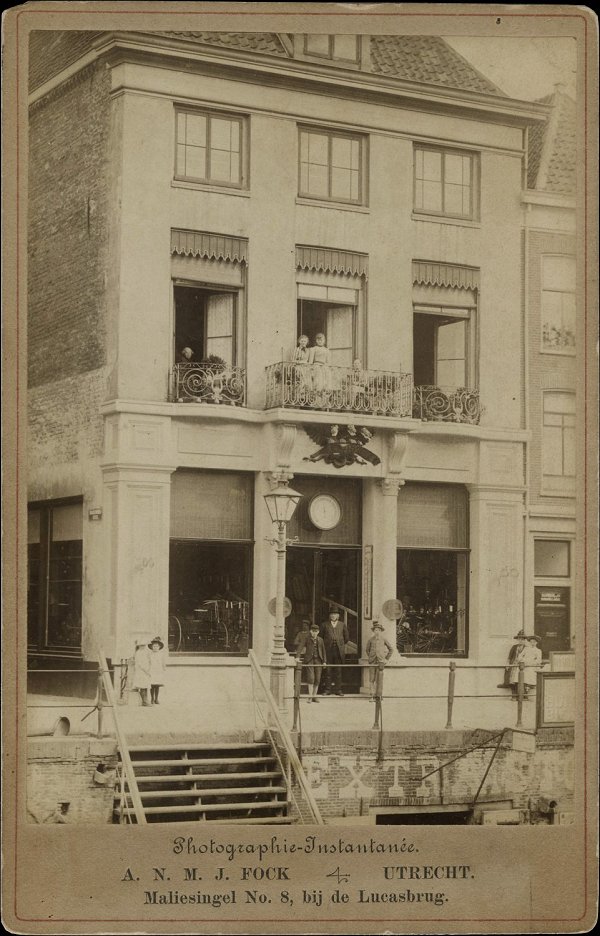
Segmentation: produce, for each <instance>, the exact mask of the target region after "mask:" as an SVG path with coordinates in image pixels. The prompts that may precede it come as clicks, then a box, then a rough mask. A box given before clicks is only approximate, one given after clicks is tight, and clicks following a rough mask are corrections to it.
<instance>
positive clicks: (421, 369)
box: [413, 305, 475, 389]
mask: <svg viewBox="0 0 600 936" xmlns="http://www.w3.org/2000/svg"><path fill="white" fill-rule="evenodd" d="M474 332H475V310H474V309H470V308H459V307H454V306H426V305H422V306H415V310H414V319H413V375H414V381H415V386H417V387H419V386H435V387H448V388H452V389H454V388H458V387H471V388H472V387H474V386H475V360H474V348H475V335H474Z"/></svg>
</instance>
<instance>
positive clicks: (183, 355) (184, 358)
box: [177, 348, 194, 364]
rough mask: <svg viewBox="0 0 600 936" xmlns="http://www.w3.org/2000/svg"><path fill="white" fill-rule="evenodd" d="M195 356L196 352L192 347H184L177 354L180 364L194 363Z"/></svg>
mask: <svg viewBox="0 0 600 936" xmlns="http://www.w3.org/2000/svg"><path fill="white" fill-rule="evenodd" d="M193 357H194V352H193V351H192V349H191V348H182V349H181V351H180V352H179V354H178V356H177V363H178V364H192V358H193Z"/></svg>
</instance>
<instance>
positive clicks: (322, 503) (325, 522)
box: [308, 494, 342, 530]
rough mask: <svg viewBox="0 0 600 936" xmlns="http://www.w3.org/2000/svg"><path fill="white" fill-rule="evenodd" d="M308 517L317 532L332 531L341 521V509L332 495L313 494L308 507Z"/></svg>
mask: <svg viewBox="0 0 600 936" xmlns="http://www.w3.org/2000/svg"><path fill="white" fill-rule="evenodd" d="M308 516H309V517H310V520H311V523H313V524H314V526H316V527H317V528H318V529H319V530H333V528H334V527H336V526H337V525H338V523H339V522H340V520H341V519H342V508H341V506H340V503H339V501H338V500H337V498H335V497H334V496H333V495H332V494H315V496H314V497H313V498H312V499H311V501H310V503H309V505H308Z"/></svg>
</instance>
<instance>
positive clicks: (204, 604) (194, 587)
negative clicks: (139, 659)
mask: <svg viewBox="0 0 600 936" xmlns="http://www.w3.org/2000/svg"><path fill="white" fill-rule="evenodd" d="M253 501H254V485H253V477H252V475H251V474H243V473H236V472H226V471H189V470H188V471H185V470H178V471H176V472H175V474H174V475H173V479H172V483H171V539H170V560H169V649H170V651H171V652H172V653H188V654H189V653H219V654H222V653H230V654H242V653H246V652H247V650H248V648H249V646H250V639H251V583H252V537H253Z"/></svg>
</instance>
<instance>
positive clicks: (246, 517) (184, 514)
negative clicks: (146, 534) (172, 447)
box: [171, 470, 254, 540]
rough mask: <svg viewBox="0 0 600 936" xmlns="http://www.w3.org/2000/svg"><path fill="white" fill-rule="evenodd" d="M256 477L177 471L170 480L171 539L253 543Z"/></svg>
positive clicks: (226, 472) (235, 473)
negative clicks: (247, 541) (244, 541)
mask: <svg viewBox="0 0 600 936" xmlns="http://www.w3.org/2000/svg"><path fill="white" fill-rule="evenodd" d="M253 482H254V479H253V475H251V474H246V473H241V472H231V471H185V470H184V471H176V472H175V474H174V475H173V477H172V480H171V537H172V538H173V539H200V540H252V538H253V500H254V483H253Z"/></svg>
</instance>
